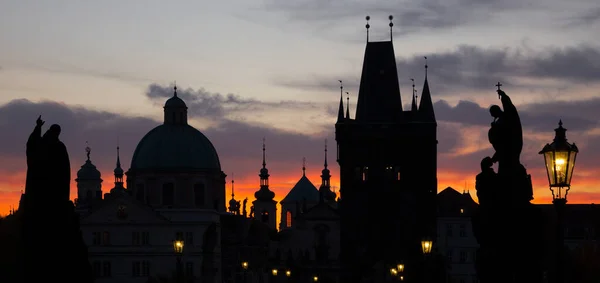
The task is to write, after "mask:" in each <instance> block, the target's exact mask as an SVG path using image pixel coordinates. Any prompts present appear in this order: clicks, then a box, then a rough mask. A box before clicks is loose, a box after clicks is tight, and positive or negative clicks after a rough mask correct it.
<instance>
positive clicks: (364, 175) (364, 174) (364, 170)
mask: <svg viewBox="0 0 600 283" xmlns="http://www.w3.org/2000/svg"><path fill="white" fill-rule="evenodd" d="M368 173H369V167H363V170H362V180H363V181H366V180H367V175H368Z"/></svg>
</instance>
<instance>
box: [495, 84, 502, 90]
mask: <svg viewBox="0 0 600 283" xmlns="http://www.w3.org/2000/svg"><path fill="white" fill-rule="evenodd" d="M496 86H497V87H498V90H500V87H501V86H502V84H501V83H500V82H498V83H497V84H496Z"/></svg>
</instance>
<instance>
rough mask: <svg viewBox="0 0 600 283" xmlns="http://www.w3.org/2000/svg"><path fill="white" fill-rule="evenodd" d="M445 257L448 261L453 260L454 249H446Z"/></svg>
mask: <svg viewBox="0 0 600 283" xmlns="http://www.w3.org/2000/svg"><path fill="white" fill-rule="evenodd" d="M446 257H447V258H448V261H449V262H454V251H453V250H452V249H448V250H447V251H446Z"/></svg>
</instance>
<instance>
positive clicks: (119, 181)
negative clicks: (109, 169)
mask: <svg viewBox="0 0 600 283" xmlns="http://www.w3.org/2000/svg"><path fill="white" fill-rule="evenodd" d="M114 173H115V187H114V188H112V189H111V190H110V194H111V196H114V195H116V194H119V193H124V192H125V187H124V186H123V168H121V157H120V153H119V147H118V146H117V165H116V167H115V170H114Z"/></svg>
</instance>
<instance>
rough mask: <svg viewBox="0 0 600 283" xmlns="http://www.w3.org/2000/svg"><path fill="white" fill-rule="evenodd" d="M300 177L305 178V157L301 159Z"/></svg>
mask: <svg viewBox="0 0 600 283" xmlns="http://www.w3.org/2000/svg"><path fill="white" fill-rule="evenodd" d="M302 176H306V157H302Z"/></svg>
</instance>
